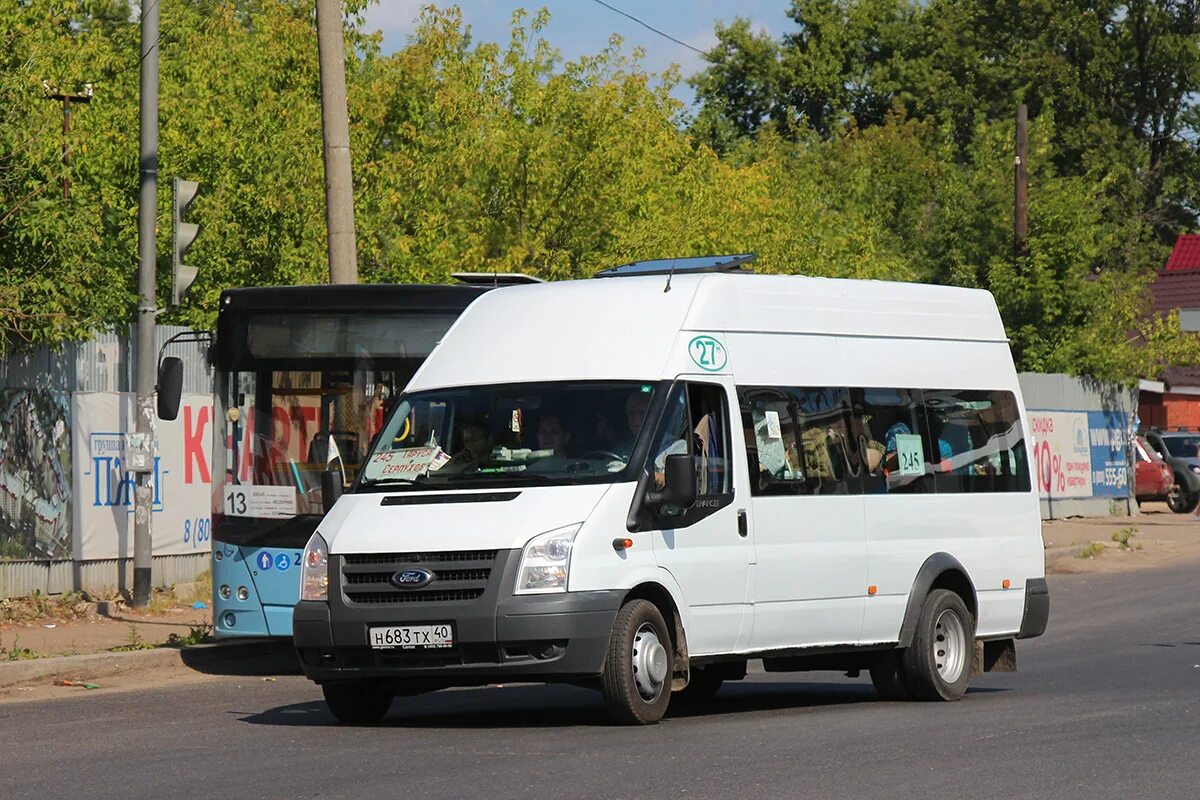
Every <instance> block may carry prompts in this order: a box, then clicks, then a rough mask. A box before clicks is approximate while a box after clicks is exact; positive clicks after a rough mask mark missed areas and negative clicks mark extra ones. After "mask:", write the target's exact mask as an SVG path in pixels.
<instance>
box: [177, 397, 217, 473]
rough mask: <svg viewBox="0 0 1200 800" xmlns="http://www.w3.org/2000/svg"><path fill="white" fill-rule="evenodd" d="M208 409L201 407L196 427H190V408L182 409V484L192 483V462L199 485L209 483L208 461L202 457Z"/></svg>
mask: <svg viewBox="0 0 1200 800" xmlns="http://www.w3.org/2000/svg"><path fill="white" fill-rule="evenodd" d="M208 422H209V407H208V406H201V407H200V413H199V414H197V415H196V425H195V427H194V428H193V426H192V407H191V406H190V405H188V406H184V407H183V482H184V483H188V484H190V483H192V482H193V478H192V460H193V459H195V462H196V467H197V468H198V470H199V472H200V482H201V483H211V482H212V475H211V473H210V472H209V469H208V460H207V459H206V458H205V457H204V434H205V431H206V430H207V428H208Z"/></svg>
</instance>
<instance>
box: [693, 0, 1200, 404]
mask: <svg viewBox="0 0 1200 800" xmlns="http://www.w3.org/2000/svg"><path fill="white" fill-rule="evenodd" d="M1198 10H1200V4H1198V3H1196V2H1192V1H1191V0H1183V1H1182V2H1180V1H1177V0H1141V2H1133V3H1116V2H1095V1H1094V0H1071V1H1070V2H1060V3H1047V2H1043V0H933V1H932V2H916V0H899V1H897V0H792V3H791V8H790V11H789V16H790V17H791V18H792V20H793V21H794V22H795V23H796V29H795V30H793V31H789V32H787V33H785V34H784V35H783V36H782V38H780V39H772V38H771V37H770V36H768V35H767V34H765V33H756V32H754V31H753V30H752V29H751V27H750V25H749V23H747V22H746V21H744V20H739V21H736V22H734V23H733V24H731V25H728V26H720V25H718V28H717V37H718V44H717V45H716V46H715V47H714V48H713V49H712V50H711V51H709V53H708V55H707V56H706V58H707V60H708V62H709V66H708V68H707V69H705V70H704V71H703V72H701V73H700V74H699V75H697V76H695V78H693V81H692V82H693V85H694V86H695V88H696V91H697V95H698V97H699V99H700V103H701V108H700V110H699V112H698V113H697V115H696V117H695V119H694V120H693V121H692V125H691V130H692V132H693V133H694V134H695V135H696V136H697V137H699V138H700V139H701V140H702V141H706V142H708V143H709V144H710V145H712V146H713V147H714V148H716V149H717V150H718V151H719V152H721V153H722V154H723V155H726V156H728V155H730V154H737V153H739V152H742V151H745V150H746V149H765V148H770V147H774V146H775V145H774V140H775V139H778V138H783V139H785V140H787V141H792V142H795V143H796V144H797V147H798V148H799V149H801V150H803V151H804V152H805V153H806V155H802V156H800V157H799V158H800V159H801V160H804V159H810V160H811V161H812V162H813V163H814V165H815V168H817V169H820V170H822V171H823V172H824V173H825V174H826V175H828V176H829V177H830V178H831V180H829V182H828V184H827V186H826V189H825V191H826V192H828V193H832V194H834V195H836V196H838V197H839V199H840V202H841V203H843V204H845V207H846V208H847V209H848V210H850V211H851V212H852V213H853V212H854V211H857V212H859V213H861V214H862V217H863V219H864V220H868V221H869V220H885V221H887V222H889V223H892V224H890V225H888V230H889V231H890V235H887V236H884V238H883V240H882V241H883V242H884V243H885V244H883V247H884V249H885V251H887V252H890V253H895V254H896V255H898V256H900V257H901V258H902V259H903V260H905V261H906V262H907V263H908V265H909V268H910V273H911V277H913V278H915V279H917V280H922V281H929V282H935V283H950V284H957V285H964V286H975V287H981V288H985V289H989V290H991V291H992V292H993V294H994V295H995V296H996V300H997V303H998V305H999V306H1000V310H1001V313H1002V316H1003V318H1004V321H1005V324H1006V326H1007V328H1008V331H1009V336H1010V338H1011V340H1012V346H1013V352H1014V355H1015V357H1016V359H1017V363H1018V366H1019V368H1022V369H1030V370H1038V371H1048V372H1055V371H1062V372H1069V373H1073V374H1086V375H1091V376H1093V377H1097V378H1102V379H1112V380H1118V381H1128V380H1130V379H1132V378H1135V377H1138V376H1152V377H1156V376H1158V375H1159V374H1160V373H1161V370H1162V368H1163V367H1164V366H1167V365H1171V364H1175V365H1184V364H1196V363H1200V340H1198V339H1197V337H1196V336H1194V335H1192V334H1184V333H1183V332H1182V331H1181V329H1180V326H1179V321H1178V319H1177V318H1176V317H1175V316H1170V315H1169V316H1156V315H1153V314H1151V313H1150V311H1149V307H1150V297H1149V294H1148V291H1147V290H1148V286H1149V284H1150V282H1151V281H1152V279H1153V273H1154V270H1156V269H1157V268H1159V267H1161V265H1162V264H1163V262H1164V261H1165V259H1166V256H1167V254H1168V253H1169V251H1170V249H1169V246H1170V245H1171V244H1173V243H1174V240H1175V237H1176V235H1177V234H1178V233H1180V232H1181V230H1182V229H1186V227H1185V226H1192V225H1194V224H1195V223H1196V217H1195V215H1196V210H1197V208H1198V207H1200V206H1198V205H1197V203H1196V191H1197V189H1198V188H1200V180H1198V179H1200V148H1198V147H1197V144H1196V141H1197V134H1198V133H1200V131H1198V130H1197V122H1200V106H1198V105H1197V99H1198V98H1200V94H1198V92H1200V16H1198V14H1197V11H1198ZM1020 102H1025V103H1027V104H1028V105H1029V109H1030V114H1031V118H1032V122H1031V125H1030V153H1029V170H1030V188H1029V196H1030V202H1029V215H1030V235H1029V240H1028V247H1027V251H1026V253H1025V255H1024V256H1022V257H1021V258H1014V257H1013V255H1012V253H1013V245H1012V236H1011V226H1012V214H1013V210H1012V209H1013V201H1012V185H1013V178H1012V171H1011V170H1012V167H1011V164H1012V152H1013V144H1012V143H1013V138H1014V128H1013V122H1012V118H1013V116H1014V112H1015V109H1016V106H1017V104H1018V103H1020ZM764 142H766V144H764ZM808 230H811V229H808ZM821 233H824V231H821ZM877 241H878V240H877ZM889 274H890V275H892V276H894V277H897V278H901V279H908V278H909V276H908V275H905V274H904V273H903V272H889Z"/></svg>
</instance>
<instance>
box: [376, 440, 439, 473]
mask: <svg viewBox="0 0 1200 800" xmlns="http://www.w3.org/2000/svg"><path fill="white" fill-rule="evenodd" d="M448 461H450V456H449V455H447V453H446V451H445V450H443V449H442V448H440V447H438V446H436V445H432V446H427V447H408V448H405V449H403V450H386V451H384V452H382V453H376V454H375V455H373V456H371V460H370V461H369V462H368V463H367V478H369V479H371V480H389V479H401V480H403V479H408V480H412V479H413V478H415V477H416V476H418V475H424V474H425V473H427V472H436V471H437V470H439V469H441V468H442V467H444V466H445V465H446V463H447V462H448Z"/></svg>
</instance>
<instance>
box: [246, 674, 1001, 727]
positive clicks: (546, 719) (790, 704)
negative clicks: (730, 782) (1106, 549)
mask: <svg viewBox="0 0 1200 800" xmlns="http://www.w3.org/2000/svg"><path fill="white" fill-rule="evenodd" d="M1005 691H1008V690H1007V689H998V688H972V689H970V690H969V692H968V694H971V695H976V694H979V695H984V694H991V693H994V692H1005ZM863 703H874V704H879V705H896V704H895V703H884V702H883V701H881V700H879V698H878V696H877V695H876V694H875V690H874V689H872V688H871V686H870V685H869V684H866V685H863V684H851V683H805V682H783V681H772V682H759V681H754V682H748V683H742V684H738V683H734V684H727V685H726V686H725V687H723V688H722V689H721V691H720V692H719V693H718V694H717V696H716V697H714V698H712V699H711V700H707V701H703V702H693V703H686V702H673V703H672V705H671V708H670V709H669V710H668V712H667V719H668V720H671V719H690V718H706V717H714V718H715V717H724V716H729V715H736V714H751V713H756V712H770V711H786V710H803V709H813V708H826V707H832V706H843V705H856V704H863ZM233 713H237V714H238V715H239V716H238V719H239V721H241V722H247V723H250V724H252V725H279V726H323V725H336V724H337V723H336V721H335V720H334V718H333V715H332V714H330V713H329V710H328V709H327V708H326V707H325V703H324V702H323V701H321V700H316V701H313V702H309V703H294V704H291V705H286V706H278V707H276V708H272V709H268V710H266V711H263V712H261V713H258V714H249V715H244V714H243V712H233ZM608 725H611V723H610V721H609V719H608V715H607V714H606V713H605V711H604V706H603V703H602V701H601V699H600V694H599V693H598V692H595V691H591V690H588V689H580V688H576V687H570V686H506V687H488V688H484V689H457V690H450V691H441V692H434V693H432V694H426V695H420V696H417V697H397V698H396V700H395V702H393V703H392V708H391V712H390V713H389V714H388V716H387V718H386V719H384V721H383V722H382V723H381V724H380V725H379V726H378V727H381V728H437V729H502V728H567V727H579V726H608Z"/></svg>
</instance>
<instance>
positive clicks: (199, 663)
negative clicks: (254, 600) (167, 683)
mask: <svg viewBox="0 0 1200 800" xmlns="http://www.w3.org/2000/svg"><path fill="white" fill-rule="evenodd" d="M180 658H181V659H182V661H183V663H184V664H186V665H187V666H188V667H190V668H191V669H193V670H195V671H196V672H201V673H203V674H205V675H302V674H303V670H301V669H300V662H299V660H298V659H297V658H296V651H295V649H294V648H293V647H292V642H291V640H290V639H286V640H278V639H269V640H262V641H247V642H223V643H221V644H211V645H199V646H195V647H185V648H183V650H181V651H180Z"/></svg>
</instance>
